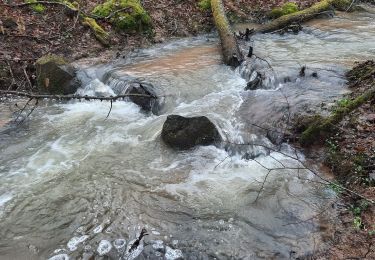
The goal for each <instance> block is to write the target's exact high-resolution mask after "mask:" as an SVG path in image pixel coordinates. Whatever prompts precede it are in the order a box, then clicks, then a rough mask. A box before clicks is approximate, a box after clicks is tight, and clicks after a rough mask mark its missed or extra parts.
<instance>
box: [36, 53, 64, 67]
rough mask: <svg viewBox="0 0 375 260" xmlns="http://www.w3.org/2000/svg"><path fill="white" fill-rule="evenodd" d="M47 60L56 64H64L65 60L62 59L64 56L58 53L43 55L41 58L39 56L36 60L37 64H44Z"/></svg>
mask: <svg viewBox="0 0 375 260" xmlns="http://www.w3.org/2000/svg"><path fill="white" fill-rule="evenodd" d="M49 62H53V63H55V64H57V65H66V64H67V61H66V60H64V58H62V57H60V56H58V55H45V56H43V57H41V58H39V59H38V60H37V62H36V64H37V65H45V64H47V63H49Z"/></svg>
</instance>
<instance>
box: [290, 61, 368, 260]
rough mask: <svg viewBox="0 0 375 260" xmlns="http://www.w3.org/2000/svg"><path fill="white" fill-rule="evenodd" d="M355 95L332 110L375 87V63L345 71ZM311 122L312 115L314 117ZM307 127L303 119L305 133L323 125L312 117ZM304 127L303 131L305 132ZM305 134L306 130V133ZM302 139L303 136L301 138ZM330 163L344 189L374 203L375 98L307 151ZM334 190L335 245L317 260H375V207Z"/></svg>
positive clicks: (341, 191)
mask: <svg viewBox="0 0 375 260" xmlns="http://www.w3.org/2000/svg"><path fill="white" fill-rule="evenodd" d="M346 77H347V80H348V83H347V84H348V86H349V89H350V90H351V93H349V94H347V95H344V97H343V98H341V99H340V100H338V101H337V102H336V104H335V105H334V106H333V107H332V108H331V114H334V113H337V111H338V110H342V109H343V108H345V107H349V106H350V105H351V102H353V100H358V97H360V96H361V95H363V93H366V91H369V90H370V89H372V88H374V86H375V62H374V61H366V62H362V63H359V64H357V65H356V66H355V67H354V68H353V69H352V70H350V71H349V72H347V73H346ZM310 118H311V116H310ZM312 118H313V119H312V121H313V122H312V123H308V124H307V125H306V127H304V126H302V125H301V122H303V120H300V119H299V121H298V122H299V123H298V126H297V128H296V129H298V132H300V133H301V132H303V131H305V129H307V128H308V127H309V126H310V125H311V124H318V122H319V120H318V121H316V120H315V119H314V118H317V117H314V116H313V117H312ZM301 127H302V128H301ZM301 130H302V131H301ZM297 138H298V137H297ZM306 149H307V150H306V151H307V152H308V153H310V156H315V157H316V158H319V160H320V161H321V162H322V163H323V164H324V165H326V166H327V167H328V168H327V169H329V171H330V172H332V173H333V175H334V176H335V179H336V180H337V182H338V183H339V184H340V185H343V186H344V187H346V188H349V189H351V190H353V191H355V192H357V193H359V194H362V195H364V196H365V197H366V198H368V199H369V200H372V201H374V199H375V187H374V185H375V100H374V98H371V99H370V100H368V101H366V102H363V103H362V104H360V106H359V107H358V108H356V109H354V110H352V111H350V112H348V113H347V114H346V115H345V116H344V117H343V118H342V119H341V120H340V121H339V122H337V123H335V124H332V125H331V127H330V128H329V129H327V131H325V132H324V133H320V134H317V135H316V136H314V143H313V145H312V146H311V147H309V148H306ZM333 190H334V191H335V192H336V193H337V194H338V195H339V196H340V197H341V198H342V203H343V204H342V207H339V219H338V220H339V221H337V222H336V223H335V228H334V230H333V231H332V237H331V239H330V243H332V247H331V248H330V249H329V250H328V251H326V252H324V253H322V254H320V255H317V256H316V258H317V259H327V258H329V259H342V258H347V257H352V258H361V259H362V258H363V259H373V258H374V257H375V253H374V252H375V250H374V249H375V248H374V243H373V241H374V235H375V217H374V216H375V207H374V205H373V204H372V203H371V202H369V201H366V200H365V199H363V198H360V197H358V196H355V195H353V194H350V193H348V192H345V191H344V190H342V189H340V188H339V187H333Z"/></svg>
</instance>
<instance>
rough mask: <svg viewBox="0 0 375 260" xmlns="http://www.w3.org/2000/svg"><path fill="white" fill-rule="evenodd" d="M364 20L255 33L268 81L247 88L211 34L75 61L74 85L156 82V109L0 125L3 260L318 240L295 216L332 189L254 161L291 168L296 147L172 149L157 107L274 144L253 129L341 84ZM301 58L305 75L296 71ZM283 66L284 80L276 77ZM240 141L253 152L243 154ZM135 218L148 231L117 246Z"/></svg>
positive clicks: (93, 108) (304, 215)
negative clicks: (93, 61)
mask: <svg viewBox="0 0 375 260" xmlns="http://www.w3.org/2000/svg"><path fill="white" fill-rule="evenodd" d="M368 16H369V17H372V19H369V18H368ZM373 18H374V17H373V15H371V14H360V15H358V14H356V15H351V16H349V18H347V19H350V20H348V22H347V23H348V24H347V25H345V26H344V27H339V28H337V27H338V26H337V24H338V22H339V19H342V18H335V19H330V20H325V22H324V24H323V25H322V24H319V23H315V24H314V23H311V24H310V26H311V27H308V28H305V30H304V31H303V32H302V33H300V34H299V35H284V36H280V35H257V36H255V37H254V42H253V43H252V44H253V45H254V47H255V54H256V55H257V56H259V57H263V58H264V59H267V60H268V62H269V63H270V64H271V65H272V68H273V70H270V69H269V68H268V65H267V64H265V62H263V61H259V60H258V61H256V64H257V66H258V68H259V70H262V71H264V73H266V74H267V75H268V76H269V77H268V78H269V79H270V81H269V82H268V85H267V86H265V88H263V89H258V90H255V91H244V90H243V89H244V87H245V85H246V81H245V80H244V79H243V77H241V75H240V74H241V73H242V74H246V70H247V69H248V67H247V68H243V69H240V70H238V71H235V72H234V71H232V70H231V69H230V68H228V67H226V66H224V65H223V64H221V62H220V53H219V47H218V41H217V39H216V38H215V37H211V36H204V37H198V38H191V39H184V40H177V41H174V42H172V43H168V44H164V45H160V46H155V47H153V48H150V49H146V50H140V51H137V52H135V53H132V54H131V55H130V56H129V57H127V58H126V59H124V60H119V61H116V62H115V63H114V64H103V65H99V66H92V67H90V66H87V65H85V66H84V69H82V71H81V73H80V76H81V78H82V79H83V80H84V82H85V83H86V87H85V88H84V89H81V90H79V91H80V93H83V94H85V93H86V94H95V93H98V92H100V93H101V94H103V93H104V94H108V95H111V94H116V93H119V92H121V91H123V90H124V88H126V86H127V82H129V81H131V80H133V79H141V80H143V81H146V82H150V83H152V84H153V85H155V87H156V90H157V92H158V93H159V94H160V95H163V96H164V98H163V102H164V106H163V108H162V109H161V111H160V115H151V114H147V113H144V112H142V111H141V110H140V108H139V107H138V106H136V105H135V104H132V103H130V102H125V101H124V102H123V101H121V102H115V103H114V104H113V109H112V111H111V113H110V116H109V117H108V118H107V119H106V116H107V114H108V111H109V107H110V104H109V103H105V102H99V101H98V102H95V101H91V102H84V101H82V102H68V103H60V104H51V103H45V104H43V105H41V106H40V107H38V109H36V111H35V112H34V113H33V114H32V115H31V117H30V118H29V119H28V120H27V121H25V123H24V124H22V125H20V126H18V127H17V128H15V129H13V128H11V126H10V125H7V126H6V127H7V128H8V129H5V130H3V132H2V134H1V136H0V149H1V158H0V179H1V184H0V217H1V224H0V227H1V229H0V232H1V233H0V234H1V239H0V255H2V259H27V257H28V258H30V259H31V258H35V259H46V258H49V257H53V256H58V257H59V258H54V259H67V257H70V258H71V259H76V258H79V257H82V256H83V258H84V259H85V257H86V258H87V259H88V257H89V256H90V255H91V254H93V253H94V254H95V255H96V257H97V258H98V259H100V256H101V255H106V256H108V257H109V258H110V259H119V258H121V257H122V258H123V259H134V258H136V257H138V259H163V258H165V259H177V258H184V259H214V258H216V259H262V258H264V259H289V258H296V257H298V256H305V255H309V254H312V253H314V252H315V250H317V249H318V248H319V247H321V248H322V247H324V241H323V240H322V233H321V232H320V229H319V221H318V220H317V219H311V220H310V221H303V220H308V219H310V218H311V217H312V216H314V215H316V214H318V213H319V212H321V210H322V208H324V207H326V205H327V204H328V203H329V199H330V198H332V197H333V194H332V192H330V191H329V190H327V188H325V187H323V186H320V185H318V184H316V183H315V182H314V180H315V178H314V175H313V174H312V173H311V172H308V171H306V170H298V171H297V170H283V169H279V170H274V171H271V172H269V171H268V170H267V169H270V168H283V167H284V166H286V167H290V168H298V167H300V166H301V165H300V163H299V162H297V161H295V160H292V159H291V158H290V156H292V157H293V156H296V153H297V155H298V156H299V158H301V160H303V154H300V153H298V152H296V151H294V150H293V148H291V147H290V146H289V145H287V144H282V145H281V146H280V147H281V151H282V154H281V153H277V152H271V153H270V151H269V150H268V149H265V148H262V147H260V146H238V145H233V144H232V145H226V146H224V147H215V146H207V147H199V148H197V149H194V150H190V151H184V152H175V151H172V150H171V149H169V148H168V147H166V146H165V145H164V144H163V143H162V142H161V140H160V132H161V128H162V124H163V122H164V121H165V119H166V116H167V115H168V114H179V115H184V116H194V115H205V116H207V117H209V118H210V119H211V120H212V121H213V122H214V123H215V124H216V125H217V126H218V128H219V130H220V133H221V134H222V136H223V137H224V139H225V140H226V141H227V142H229V143H248V142H256V143H257V144H262V145H264V146H269V147H272V148H275V149H277V148H276V146H274V145H273V144H272V143H271V141H270V140H269V139H268V138H267V135H266V133H264V131H263V130H262V129H260V128H259V127H257V126H267V127H270V126H276V127H277V126H280V125H282V124H283V123H285V121H286V120H287V118H288V114H289V113H292V114H295V113H300V112H305V111H306V109H308V108H310V107H316V106H318V105H319V106H320V104H321V103H322V102H328V103H330V102H332V101H333V100H335V99H337V98H339V97H340V96H341V95H342V94H343V93H344V92H346V91H347V90H346V88H345V85H344V84H345V81H344V80H343V78H342V76H343V73H344V72H345V71H346V70H347V68H348V67H349V66H351V65H352V64H353V62H354V61H355V60H361V59H363V58H364V56H366V57H367V58H370V57H374V56H375V54H374V51H372V50H374V48H375V45H374V41H373V40H375V30H373V27H374V22H373V21H374V20H373ZM358 21H361V23H359V22H358ZM330 25H331V26H330ZM365 25H368V27H366V28H368V29H365V27H364V26H365ZM358 26H361V30H358ZM362 39H366V40H362ZM369 39H372V40H369ZM244 48H247V46H244ZM303 64H306V66H307V68H308V69H307V76H306V77H304V78H299V77H298V73H299V69H300V65H301V66H302V65H303ZM313 71H317V72H318V75H319V77H318V78H314V77H311V76H310V74H311V73H312V72H313ZM247 74H249V72H248V73H247ZM285 77H289V78H290V80H291V81H290V82H287V83H283V82H284V81H283V79H284V78H285ZM256 125H257V126H256ZM6 127H5V128H6ZM3 129H4V128H3ZM9 130H12V131H9ZM281 130H282V129H281ZM228 147H229V148H228ZM246 152H248V153H250V154H251V155H253V156H255V157H256V159H255V160H245V159H242V157H243V155H244V154H245V153H246ZM265 178H266V181H265V182H264V180H265ZM263 182H264V184H263ZM262 186H264V187H263V189H261V187H262ZM260 190H261V192H259V191H260ZM328 213H329V212H328ZM142 228H146V229H147V231H148V233H149V235H148V236H146V238H145V240H144V241H145V243H144V244H142V245H141V247H139V248H138V249H137V250H134V251H132V253H131V254H127V253H126V252H127V251H128V247H129V245H130V244H131V241H132V240H134V239H135V238H136V237H137V236H138V235H139V233H140V231H141V229H142ZM124 240H125V241H124ZM26 256H27V257H26Z"/></svg>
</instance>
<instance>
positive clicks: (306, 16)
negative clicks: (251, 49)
mask: <svg viewBox="0 0 375 260" xmlns="http://www.w3.org/2000/svg"><path fill="white" fill-rule="evenodd" d="M350 4H351V1H349V0H323V1H320V2H319V3H316V4H314V5H313V6H311V7H310V8H307V9H305V10H302V11H299V12H295V13H292V14H288V15H284V16H281V17H280V18H278V19H275V20H273V21H272V22H270V23H268V24H266V25H264V26H263V27H262V28H261V29H260V30H259V32H262V33H268V32H273V31H277V30H279V29H282V28H284V27H286V26H288V25H289V24H292V23H300V22H304V21H307V20H310V19H312V18H314V17H316V16H317V15H319V14H321V13H323V12H326V11H329V10H332V9H337V10H346V9H347V8H348V7H349V6H350Z"/></svg>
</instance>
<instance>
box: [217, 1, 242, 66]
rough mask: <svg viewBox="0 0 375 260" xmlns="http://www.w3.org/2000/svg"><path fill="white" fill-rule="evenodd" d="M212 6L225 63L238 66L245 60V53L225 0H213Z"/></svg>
mask: <svg viewBox="0 0 375 260" xmlns="http://www.w3.org/2000/svg"><path fill="white" fill-rule="evenodd" d="M211 8H212V13H213V16H214V21H215V25H216V28H217V30H218V32H219V36H220V41H221V48H222V52H223V60H224V63H225V64H227V65H229V66H232V67H237V66H239V65H240V64H241V62H242V61H243V55H242V53H241V51H240V48H239V46H238V43H237V40H236V37H235V35H234V33H233V32H232V29H231V27H230V25H229V22H228V19H227V16H226V15H225V10H224V5H223V1H221V0H211Z"/></svg>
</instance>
